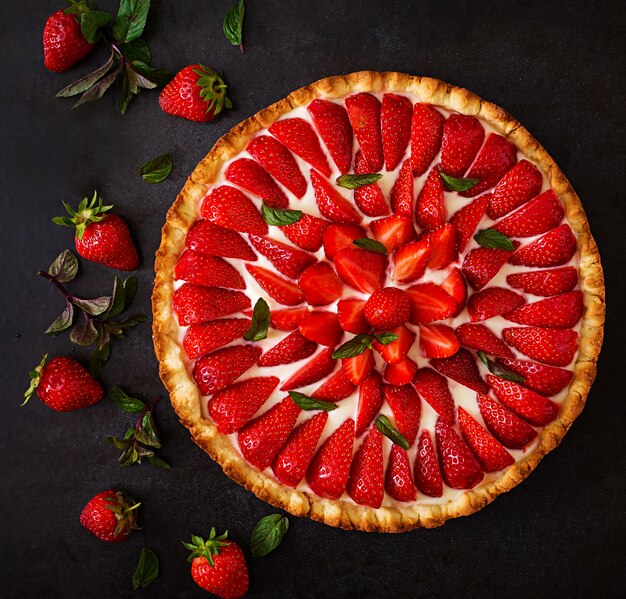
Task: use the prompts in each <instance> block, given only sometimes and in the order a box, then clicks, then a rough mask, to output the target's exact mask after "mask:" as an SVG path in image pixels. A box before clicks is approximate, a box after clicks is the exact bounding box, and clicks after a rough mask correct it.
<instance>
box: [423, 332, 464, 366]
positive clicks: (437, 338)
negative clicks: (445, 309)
mask: <svg viewBox="0 0 626 599" xmlns="http://www.w3.org/2000/svg"><path fill="white" fill-rule="evenodd" d="M419 327H420V351H421V353H422V356H424V357H425V358H448V357H450V356H453V355H454V354H456V352H458V351H459V347H461V344H460V343H459V339H458V337H457V335H456V334H455V332H454V329H453V328H452V327H449V326H448V325H447V324H420V325H419Z"/></svg>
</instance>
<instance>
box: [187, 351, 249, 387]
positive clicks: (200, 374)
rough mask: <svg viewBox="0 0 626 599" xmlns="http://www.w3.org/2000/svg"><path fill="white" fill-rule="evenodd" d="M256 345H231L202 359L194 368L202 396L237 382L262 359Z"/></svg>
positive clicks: (194, 375)
mask: <svg viewBox="0 0 626 599" xmlns="http://www.w3.org/2000/svg"><path fill="white" fill-rule="evenodd" d="M260 356H261V348H260V347H257V346H255V345H231V346H230V347H224V348H222V349H218V350H216V351H214V352H211V353H210V354H207V355H206V356H204V357H202V358H200V359H199V360H198V361H197V362H196V365H195V366H194V368H193V378H194V379H195V381H196V383H197V385H198V387H199V388H200V391H201V392H202V395H211V393H215V392H216V391H219V390H221V389H224V387H227V386H228V385H230V384H231V383H233V382H234V381H236V380H237V379H238V378H239V377H240V376H241V375H242V374H243V373H244V372H245V371H246V370H248V369H249V368H251V367H252V366H253V364H254V363H255V362H256V361H257V360H258V359H259V358H260Z"/></svg>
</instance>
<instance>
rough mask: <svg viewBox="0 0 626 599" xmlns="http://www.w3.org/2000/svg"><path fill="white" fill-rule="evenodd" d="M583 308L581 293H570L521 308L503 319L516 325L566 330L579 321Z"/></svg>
mask: <svg viewBox="0 0 626 599" xmlns="http://www.w3.org/2000/svg"><path fill="white" fill-rule="evenodd" d="M583 308H584V306H583V295H582V293H581V292H580V291H570V292H569V293H562V294H561V295H554V296H552V297H548V298H546V299H543V300H539V301H538V302H532V303H530V304H526V305H525V306H521V307H520V308H517V309H515V310H513V311H512V312H509V313H508V314H507V315H506V316H505V318H506V319H507V320H510V321H511V322H517V323H518V324H526V325H530V326H536V327H554V328H557V329H568V328H570V327H573V326H574V325H575V324H576V323H577V322H578V321H579V320H580V317H581V316H582V314H583Z"/></svg>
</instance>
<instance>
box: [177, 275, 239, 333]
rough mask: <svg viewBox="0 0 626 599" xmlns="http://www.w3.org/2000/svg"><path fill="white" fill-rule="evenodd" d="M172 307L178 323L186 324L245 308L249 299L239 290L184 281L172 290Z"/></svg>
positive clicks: (212, 318) (226, 314)
mask: <svg viewBox="0 0 626 599" xmlns="http://www.w3.org/2000/svg"><path fill="white" fill-rule="evenodd" d="M172 307H173V308H174V313H175V314H176V317H177V319H178V324H179V325H180V326H187V325H190V324H196V323H198V322H206V321H207V320H214V319H215V318H220V317H221V316H228V315H229V314H234V313H235V312H239V311H241V310H245V309H246V308H249V307H250V299H249V298H248V296H247V295H246V294H245V293H242V292H241V291H233V290H231V289H221V288H219V287H202V286H200V285H192V284H191V283H184V284H183V285H182V286H181V287H179V288H178V289H177V290H176V291H174V299H173V301H172Z"/></svg>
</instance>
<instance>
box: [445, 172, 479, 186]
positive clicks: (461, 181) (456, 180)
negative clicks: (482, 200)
mask: <svg viewBox="0 0 626 599" xmlns="http://www.w3.org/2000/svg"><path fill="white" fill-rule="evenodd" d="M439 174H440V175H441V180H442V181H443V185H444V187H445V188H446V189H447V190H448V191H467V190H468V189H471V188H472V187H474V185H476V183H478V182H479V181H480V179H472V178H463V177H450V175H446V174H445V173H444V172H443V171H439Z"/></svg>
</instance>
